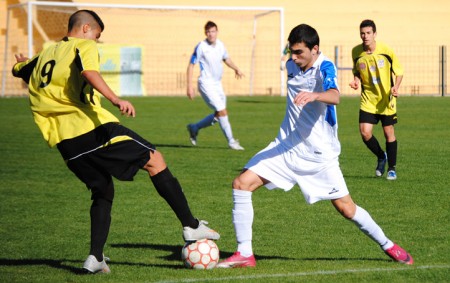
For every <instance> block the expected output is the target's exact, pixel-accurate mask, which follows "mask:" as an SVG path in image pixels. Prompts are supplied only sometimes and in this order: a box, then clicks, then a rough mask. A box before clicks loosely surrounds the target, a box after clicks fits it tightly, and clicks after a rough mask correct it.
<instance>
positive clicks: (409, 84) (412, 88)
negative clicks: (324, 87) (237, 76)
mask: <svg viewBox="0 0 450 283" xmlns="http://www.w3.org/2000/svg"><path fill="white" fill-rule="evenodd" d="M18 2H19V1H18V0H0V35H1V36H0V70H1V72H2V74H3V61H4V44H5V43H4V42H5V27H6V17H5V16H6V13H5V11H6V5H7V4H15V3H18ZM72 2H84V3H102V4H104V3H106V2H108V3H115V4H124V3H127V2H129V3H127V4H143V5H144V4H145V5H193V6H239V5H241V6H242V5H243V6H257V7H262V6H273V7H282V8H284V17H285V20H284V26H285V30H284V33H285V35H284V37H285V38H287V36H288V34H289V32H290V30H291V29H292V28H293V27H294V26H296V25H298V24H300V23H307V24H310V25H312V26H313V27H315V28H316V29H317V31H318V32H319V35H320V38H321V47H322V50H323V51H324V52H325V54H326V55H328V56H329V57H330V58H331V59H334V58H333V56H334V46H339V47H340V49H339V50H340V51H339V52H340V54H339V56H340V57H339V60H340V61H339V63H340V65H339V66H340V67H350V66H351V58H350V50H351V47H353V46H354V45H356V44H359V43H360V38H359V29H358V26H359V23H360V22H361V20H363V19H366V18H370V19H373V20H374V21H375V22H376V23H377V27H378V37H377V38H378V40H381V41H385V42H386V43H388V44H389V45H391V46H393V47H395V50H396V52H397V54H398V55H399V57H400V60H401V61H402V64H403V65H404V67H405V69H406V72H405V78H404V82H403V88H402V91H403V92H404V93H415V92H417V89H420V91H418V93H420V94H423V93H425V94H427V93H436V89H437V86H436V85H437V84H438V68H437V64H438V63H437V62H438V52H437V50H438V46H439V45H447V46H448V47H449V49H450V32H449V31H448V26H449V23H450V1H448V0H428V1H424V0H420V1H419V0H411V1H404V0H397V1H393V0H378V1H374V3H376V4H372V5H370V6H369V5H367V4H361V1H356V0H343V1H333V0H326V1H315V2H310V1H287V0H278V1H273V0H258V1H242V0H241V1H237V0H227V1H225V0H224V1H200V0H191V1H182V0H178V1H177V0H166V1H153V0H132V1H124V0H108V1H99V0H78V1H72ZM223 13H226V12H223ZM101 17H102V18H103V20H104V21H105V24H106V30H105V32H104V33H103V34H102V40H103V41H104V42H106V43H122V42H123V40H124V39H123V38H121V37H120V36H118V34H132V33H133V36H132V37H131V38H130V39H126V40H125V41H126V42H128V43H130V44H141V43H142V42H145V41H148V40H149V38H150V37H153V38H160V39H162V41H164V42H167V43H166V45H167V44H170V45H173V46H177V45H178V48H179V50H178V49H175V51H171V54H165V50H164V46H156V45H154V44H152V48H147V49H146V50H145V51H144V52H145V58H144V60H145V61H146V62H151V64H153V65H154V64H158V62H159V61H161V60H164V57H165V56H178V61H177V62H178V63H177V67H176V68H175V70H165V69H163V68H158V73H150V72H147V73H146V76H147V77H148V78H145V80H146V84H147V85H149V84H160V85H161V87H162V88H164V87H166V86H165V85H164V84H162V83H161V81H162V80H161V79H160V78H159V77H158V76H160V75H163V73H164V72H173V73H174V74H173V79H171V80H169V83H168V84H172V83H171V82H172V81H176V82H177V84H178V85H179V87H178V89H177V90H176V91H177V93H181V94H182V93H183V92H184V90H183V89H184V83H185V82H184V73H185V69H186V65H187V61H188V58H189V56H190V52H192V49H193V48H194V46H195V44H196V43H197V42H198V41H200V40H201V39H202V38H203V37H204V35H203V31H202V26H203V24H204V19H203V18H202V19H200V20H199V19H196V18H195V17H192V18H191V19H190V20H189V21H198V28H191V29H185V30H184V31H183V32H184V34H183V38H180V37H179V38H171V34H172V31H171V30H170V29H169V28H167V27H164V26H163V27H162V28H159V31H156V32H155V31H152V32H151V33H150V34H149V32H148V30H146V29H145V28H142V29H137V30H136V29H135V28H130V24H131V23H132V22H133V20H134V21H137V18H136V19H134V18H133V17H129V18H127V19H126V20H123V19H120V20H122V21H123V22H120V20H119V21H118V20H117V16H114V15H113V14H112V13H111V14H108V13H106V14H101ZM163 18H164V17H161V20H160V21H162V19H163ZM153 20H154V18H153ZM164 20H175V21H177V20H180V19H177V18H176V17H165V18H164ZM212 20H214V19H212ZM232 21H235V19H233V20H232ZM243 22H244V21H243ZM12 24H16V25H22V26H23V25H24V23H23V22H22V23H17V22H16V21H13V22H12ZM221 24H222V25H221ZM218 25H219V30H220V34H219V36H220V38H222V39H224V41H225V43H226V45H227V47H228V49H229V52H230V54H231V56H232V58H233V59H234V61H235V62H236V63H237V64H238V65H239V66H240V67H241V68H242V69H245V70H246V72H247V73H248V70H249V69H250V66H249V65H250V62H249V61H248V60H247V59H245V60H244V59H242V60H241V59H240V57H239V56H240V55H239V50H237V48H235V47H234V46H233V37H238V36H241V37H245V36H248V31H247V33H243V32H242V33H240V31H239V26H236V27H233V26H232V24H230V23H227V22H226V21H224V20H220V22H218ZM242 25H244V24H242ZM241 28H242V27H241ZM245 28H246V29H247V30H248V29H249V27H247V26H246V27H245ZM250 28H251V27H250ZM266 28H267V27H266ZM119 30H122V31H121V33H119V32H118V31H119ZM272 34H273V33H272ZM15 36H19V37H24V34H20V33H18V34H15ZM264 40H266V41H267V40H270V41H272V39H264ZM278 40H279V39H278V37H277V38H273V41H274V42H276V43H278ZM41 43H42V42H39V44H41ZM17 49H21V47H19V48H17V47H16V48H15V49H14V48H13V50H11V51H10V52H11V53H13V52H18V51H21V50H17ZM36 49H38V46H37V47H36ZM448 52H449V53H450V50H449V51H448ZM155 54H156V55H159V57H156V56H155ZM270 54H273V53H270ZM424 55H426V56H428V57H423V56H424ZM8 56H9V57H8V60H9V61H8V64H7V65H8V67H7V69H8V70H7V74H8V76H9V69H10V66H9V65H11V64H12V63H11V62H12V60H13V54H9V55H8ZM421 56H422V57H421ZM267 57H269V56H267ZM270 57H271V58H267V59H265V60H264V61H267V62H264V63H270V64H271V66H274V65H278V58H277V55H275V56H270ZM151 60H155V61H154V62H153V61H151ZM263 68H267V67H265V66H263ZM270 68H272V67H270ZM196 69H197V70H198V68H196ZM428 69H429V70H430V71H428ZM449 71H450V70H449ZM278 73H279V72H278ZM171 76H172V74H171ZM427 76H428V77H427ZM269 77H270V78H272V77H273V79H274V80H278V81H279V80H280V79H279V76H277V75H276V74H275V75H273V76H269ZM339 77H340V82H339V83H340V86H341V90H342V92H343V93H345V94H357V93H358V92H355V91H352V90H351V89H350V88H349V87H348V82H349V80H350V79H351V73H350V72H349V71H342V72H340V74H339ZM8 78H9V77H8ZM249 79H250V78H248V77H246V78H245V80H244V81H241V82H239V83H238V82H236V81H235V80H234V78H233V76H232V74H231V75H230V72H228V73H227V75H226V76H225V77H224V80H225V82H226V83H227V85H226V86H225V88H226V91H227V90H230V91H227V92H228V93H231V94H245V93H246V90H242V89H243V87H244V86H247V85H248V81H249ZM11 80H12V79H11ZM448 81H450V78H449V79H448ZM276 84H277V82H275V81H273V82H272V81H270V80H269V79H263V80H262V81H261V82H260V83H258V84H257V85H258V87H260V88H261V89H262V91H260V92H261V93H262V94H268V93H271V91H272V89H273V85H276ZM278 84H279V82H278ZM149 89H150V91H151V90H152V89H154V88H153V85H152V86H150V87H149ZM150 91H149V92H150ZM449 91H450V90H449Z"/></svg>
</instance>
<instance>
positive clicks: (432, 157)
mask: <svg viewBox="0 0 450 283" xmlns="http://www.w3.org/2000/svg"><path fill="white" fill-rule="evenodd" d="M130 100H131V101H132V102H133V103H134V105H135V106H136V109H137V117H136V118H134V119H131V118H121V120H122V122H123V124H125V125H126V126H129V127H130V128H131V129H133V130H135V131H136V132H138V133H139V134H141V135H142V136H143V137H145V138H147V139H148V140H150V141H151V142H153V143H154V144H156V145H157V146H158V148H159V149H160V151H162V152H163V154H164V156H165V159H166V162H167V163H168V165H169V167H170V168H171V170H172V171H173V173H174V174H175V175H176V177H177V178H178V179H179V181H180V183H181V184H182V186H183V188H184V191H185V194H186V196H187V198H188V200H189V201H190V205H191V208H192V210H193V212H194V214H195V215H196V216H197V217H199V218H202V219H206V220H208V221H209V222H210V225H211V227H213V228H215V229H217V230H219V232H220V233H221V236H222V238H221V239H220V240H219V241H218V242H217V244H218V246H219V248H220V250H221V257H222V258H223V257H227V256H229V255H230V254H231V253H232V252H234V250H235V238H234V230H233V226H232V222H231V208H232V199H231V182H232V180H233V178H234V177H235V176H236V175H237V174H239V172H240V170H241V168H242V166H243V165H244V164H245V163H246V162H247V160H248V159H249V158H250V157H252V156H253V154H255V153H256V152H257V151H259V150H260V149H262V148H263V147H265V146H266V145H267V144H268V143H269V142H270V141H271V140H272V139H273V138H274V137H275V136H276V134H277V132H278V127H279V124H280V122H281V120H282V118H283V115H284V106H285V104H284V98H280V97H229V100H228V109H229V112H230V121H231V123H232V126H233V131H234V133H235V136H236V137H237V138H239V140H240V142H241V144H242V145H243V146H244V147H245V149H246V150H245V151H243V152H236V151H231V150H229V149H228V148H227V144H226V142H225V139H224V137H223V135H222V133H221V131H220V129H219V127H218V125H216V126H214V127H211V128H208V129H206V130H203V131H202V132H201V133H200V135H199V139H198V143H199V146H198V147H196V148H193V147H191V146H190V143H189V140H188V137H187V131H186V128H185V127H186V124H187V123H189V122H193V121H195V120H197V119H199V118H201V117H203V116H204V115H206V114H207V113H208V109H207V108H206V106H205V105H204V104H203V102H202V101H201V99H200V98H197V99H196V100H194V101H193V102H192V101H189V100H188V99H186V98H184V97H183V98H170V97H155V98H130ZM358 103H359V100H358V98H356V97H353V98H351V97H343V98H342V100H341V104H340V105H339V106H338V115H339V136H340V140H341V144H342V154H341V158H340V162H341V167H342V171H343V173H344V175H345V178H346V181H347V185H348V187H349V189H350V191H351V193H352V196H353V198H354V200H355V201H356V202H357V203H358V204H359V205H360V206H362V207H364V208H365V209H366V210H368V211H369V213H370V214H371V215H372V217H373V218H374V219H375V220H376V221H377V222H378V223H379V224H380V226H381V227H382V228H383V229H384V231H385V233H386V234H387V235H388V237H390V238H391V239H393V240H394V241H396V242H398V243H399V244H400V245H402V246H404V247H405V248H406V249H408V251H410V252H411V254H412V255H413V256H414V259H415V265H414V266H405V265H401V264H398V263H394V262H392V261H390V260H389V259H388V258H387V257H386V256H385V255H384V254H383V252H382V251H381V250H380V249H379V248H378V247H377V245H376V244H374V243H373V242H372V241H371V240H370V239H368V238H367V237H366V236H365V235H363V234H362V233H360V232H359V231H358V229H357V228H356V227H355V226H354V225H353V224H352V223H351V222H349V221H346V220H345V219H343V218H342V217H340V216H339V215H338V214H337V213H336V212H335V211H334V208H333V207H332V206H331V205H330V203H329V202H319V203H317V204H314V205H311V206H310V205H307V204H306V203H305V201H304V199H303V196H302V195H301V193H300V191H299V188H298V187H297V186H296V187H294V189H293V190H291V191H289V192H283V191H281V190H276V191H267V190H265V189H260V190H259V191H257V192H256V193H255V194H254V195H253V201H254V208H255V222H254V250H255V253H256V257H257V260H258V266H257V268H255V269H237V270H208V271H194V270H188V269H185V268H183V265H182V263H181V261H180V250H181V247H182V245H183V240H182V237H181V227H180V225H179V223H178V221H177V220H176V217H175V215H174V213H173V212H172V211H171V210H170V209H169V208H168V206H167V204H166V203H165V202H164V201H163V200H162V199H161V198H160V197H159V196H158V194H157V193H156V191H155V190H154V188H153V186H152V185H151V182H150V181H149V179H148V176H147V175H146V174H145V173H144V172H141V173H139V174H138V175H137V176H136V178H135V181H134V182H116V199H115V203H114V207H113V212H112V217H113V221H112V226H111V232H110V235H109V239H108V244H107V246H106V248H105V253H106V254H107V255H108V256H109V257H110V258H111V263H110V267H111V270H112V273H111V274H109V275H94V276H86V275H82V274H80V267H81V265H82V263H83V261H84V259H85V258H86V256H87V254H88V252H89V213H88V211H89V207H90V194H89V192H88V191H87V190H86V189H85V187H84V185H83V184H82V183H81V182H80V181H78V179H76V177H75V176H74V175H73V174H72V173H71V172H70V171H69V170H68V169H67V168H66V167H65V165H64V162H63V161H62V159H61V157H60V155H59V153H58V151H57V150H56V149H49V148H48V147H47V146H46V144H45V142H44V141H43V139H42V137H41V134H40V132H39V131H38V129H37V127H36V126H35V125H34V122H33V120H32V117H31V112H30V110H29V106H28V100H27V99H25V98H12V99H1V100H0V121H1V122H0V123H1V134H0V251H1V252H0V282H161V281H164V282H206V281H218V282H233V281H234V282H242V281H244V280H245V281H248V282H450V256H449V255H450V189H449V185H448V183H449V181H448V180H449V176H450V170H449V167H450V166H449V161H450V111H449V109H450V100H449V99H448V98H441V97H427V98H421V97H405V98H400V99H399V113H398V114H399V124H398V125H397V126H396V135H397V139H398V141H399V156H398V171H397V172H398V180H397V181H395V182H389V181H387V180H386V179H385V178H375V177H373V175H374V167H375V158H374V157H373V156H372V155H371V153H369V151H368V150H367V149H366V147H365V146H364V144H363V143H362V141H361V138H360V136H359V133H358V122H357V119H358V106H359V105H358ZM106 106H107V107H108V108H109V109H111V110H112V111H114V113H116V114H117V113H118V111H117V110H116V109H113V108H111V107H110V106H109V105H106ZM375 129H376V130H375V135H376V136H377V137H378V138H379V140H380V141H381V142H382V143H384V139H383V138H382V132H381V129H380V126H378V127H376V128H375Z"/></svg>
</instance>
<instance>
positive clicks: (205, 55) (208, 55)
mask: <svg viewBox="0 0 450 283" xmlns="http://www.w3.org/2000/svg"><path fill="white" fill-rule="evenodd" d="M217 33H218V29H217V25H216V24H215V23H214V22H211V21H208V22H207V23H206V25H205V34H206V39H205V40H203V41H201V42H200V43H199V44H197V46H196V47H195V50H194V53H193V54H192V56H191V60H190V62H189V65H188V68H187V72H186V73H187V96H188V97H189V98H190V99H193V98H194V86H193V85H192V76H193V72H194V66H195V64H197V63H199V64H200V76H199V78H198V90H199V91H200V94H201V95H202V97H203V100H204V101H205V103H206V104H207V105H208V106H209V108H211V109H213V110H214V113H212V114H209V115H208V116H206V117H204V118H203V119H202V120H200V121H198V122H197V123H193V124H189V125H187V129H188V131H189V135H190V139H191V143H192V144H193V145H197V135H198V132H199V131H200V129H202V128H206V127H209V126H212V125H214V124H215V123H216V122H219V125H220V128H221V129H222V132H223V134H224V135H225V137H226V139H227V141H228V146H229V147H230V148H231V149H234V150H244V148H243V147H242V146H241V145H240V144H239V142H238V141H237V140H236V139H234V137H233V132H232V130H231V125H230V122H229V120H228V112H227V109H226V103H227V100H226V96H225V92H224V91H223V87H222V82H221V79H222V74H223V65H222V61H223V62H224V63H225V64H226V65H227V66H228V67H230V68H231V69H233V70H234V72H235V76H236V78H237V79H240V78H242V77H243V76H244V74H243V73H242V72H241V71H240V70H239V68H238V67H237V66H236V65H235V64H234V63H233V61H231V58H230V57H229V56H228V53H227V50H226V48H225V46H224V44H223V43H222V41H220V40H219V39H218V38H217Z"/></svg>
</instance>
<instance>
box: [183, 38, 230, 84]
mask: <svg viewBox="0 0 450 283" xmlns="http://www.w3.org/2000/svg"><path fill="white" fill-rule="evenodd" d="M227 58H228V52H227V50H226V48H225V45H224V44H223V43H222V41H220V40H219V39H216V42H215V43H214V44H210V43H209V42H208V41H207V40H206V39H205V40H203V41H201V42H200V43H199V44H197V46H196V47H195V49H194V53H193V54H192V56H191V61H190V62H191V64H197V63H199V64H200V76H199V79H198V80H199V82H208V81H215V82H218V81H220V80H221V79H222V74H223V61H224V60H226V59H227Z"/></svg>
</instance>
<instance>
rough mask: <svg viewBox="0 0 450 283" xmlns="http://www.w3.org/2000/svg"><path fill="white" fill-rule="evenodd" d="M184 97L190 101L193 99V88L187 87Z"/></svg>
mask: <svg viewBox="0 0 450 283" xmlns="http://www.w3.org/2000/svg"><path fill="white" fill-rule="evenodd" d="M186 95H187V97H189V99H190V100H193V99H194V96H195V93H194V88H193V87H188V88H187V90H186Z"/></svg>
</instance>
